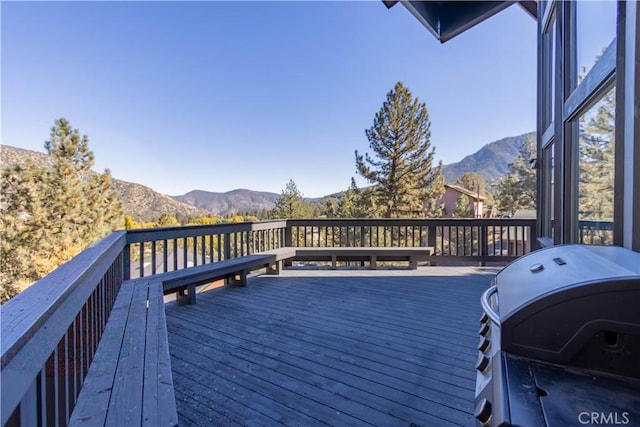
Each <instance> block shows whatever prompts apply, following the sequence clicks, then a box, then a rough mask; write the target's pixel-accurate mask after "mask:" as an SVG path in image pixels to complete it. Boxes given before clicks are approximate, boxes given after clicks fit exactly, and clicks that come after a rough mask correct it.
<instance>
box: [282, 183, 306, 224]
mask: <svg viewBox="0 0 640 427" xmlns="http://www.w3.org/2000/svg"><path fill="white" fill-rule="evenodd" d="M302 196H303V195H302V193H301V192H300V190H298V186H297V185H296V183H295V182H293V180H292V179H291V180H289V182H288V183H287V186H286V187H285V189H284V190H282V193H281V194H280V197H279V198H278V200H276V206H275V208H274V209H273V216H274V218H305V217H309V216H310V214H311V209H310V208H309V206H308V204H307V202H305V200H304V199H303V198H302Z"/></svg>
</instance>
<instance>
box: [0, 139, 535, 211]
mask: <svg viewBox="0 0 640 427" xmlns="http://www.w3.org/2000/svg"><path fill="white" fill-rule="evenodd" d="M528 136H535V133H534V132H530V133H526V134H524V135H519V136H513V137H508V138H503V139H501V140H499V141H495V142H492V143H489V144H487V145H485V146H484V147H482V148H481V149H480V150H478V151H477V152H475V153H473V154H470V155H468V156H466V157H465V158H463V159H462V160H461V161H459V162H457V163H451V164H449V165H444V166H443V174H444V177H445V180H446V182H447V183H451V184H452V183H454V182H455V181H456V180H457V179H458V178H460V177H461V176H462V175H464V174H465V173H467V172H476V173H478V174H480V175H481V176H482V177H484V179H485V180H486V181H487V183H488V184H489V185H490V186H491V185H495V184H497V182H498V181H499V180H500V178H502V177H503V176H504V175H505V174H506V173H507V172H508V171H509V163H511V162H513V160H514V159H515V158H516V157H517V156H518V149H519V148H520V146H521V145H522V143H523V142H524V140H525V138H527V137H528ZM0 148H1V160H2V161H1V164H2V166H6V165H13V164H24V163H25V162H26V160H27V159H28V158H31V159H32V160H33V161H34V162H35V163H36V164H38V165H40V166H45V165H49V164H51V160H50V159H49V156H47V155H46V154H44V153H39V152H36V151H31V150H25V149H22V148H16V147H11V146H8V145H2V146H0ZM113 182H114V188H115V190H116V191H117V192H118V194H119V195H120V200H121V201H122V203H123V205H124V208H125V212H126V213H127V214H129V215H131V216H133V217H134V218H135V219H136V220H137V221H154V220H157V219H158V218H159V217H160V215H161V214H162V213H165V212H166V213H169V214H171V215H173V216H177V217H197V216H206V215H221V216H225V215H232V214H235V213H238V212H241V211H244V212H246V211H259V210H262V209H272V208H273V207H274V206H275V202H276V200H277V199H278V197H279V196H280V195H279V194H276V193H269V192H264V191H253V190H247V189H238V190H232V191H228V192H225V193H216V192H212V191H204V190H193V191H190V192H188V193H186V194H183V195H179V196H165V195H163V194H160V193H157V192H156V191H154V190H152V189H151V188H149V187H145V186H144V185H140V184H134V183H132V182H127V181H121V180H118V179H115V178H114V180H113ZM345 190H346V189H345ZM340 194H341V193H336V194H333V195H328V196H324V197H320V198H307V199H306V200H307V201H309V202H312V203H319V204H324V203H325V201H326V200H327V198H329V197H334V198H339V196H340Z"/></svg>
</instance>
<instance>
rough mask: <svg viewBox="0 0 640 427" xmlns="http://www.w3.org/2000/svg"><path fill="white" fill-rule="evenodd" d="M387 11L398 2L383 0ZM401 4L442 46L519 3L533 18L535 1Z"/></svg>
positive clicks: (412, 0)
mask: <svg viewBox="0 0 640 427" xmlns="http://www.w3.org/2000/svg"><path fill="white" fill-rule="evenodd" d="M383 2H384V4H385V6H387V8H390V7H392V6H394V5H395V4H396V3H398V1H393V0H386V1H383ZM399 3H402V5H403V6H404V7H405V8H406V9H407V10H408V11H409V12H410V13H411V14H412V15H413V16H415V17H416V19H418V21H420V23H422V25H424V26H425V28H427V30H429V32H431V34H433V35H434V36H435V37H436V38H437V39H438V40H439V41H440V42H441V43H444V42H446V41H448V40H451V39H452V38H454V37H455V36H457V35H458V34H460V33H462V32H464V31H466V30H468V29H469V28H471V27H473V26H475V25H477V24H479V23H480V22H482V21H484V20H486V19H488V18H490V17H492V16H493V15H495V14H497V13H499V12H501V11H502V10H504V9H506V8H507V7H509V6H512V5H514V4H519V5H520V7H522V8H523V9H524V10H525V11H526V12H527V13H528V14H529V15H530V16H532V17H533V18H534V19H535V18H536V16H537V2H536V1H533V0H531V1H514V0H509V1H416V0H401V1H400V2H399Z"/></svg>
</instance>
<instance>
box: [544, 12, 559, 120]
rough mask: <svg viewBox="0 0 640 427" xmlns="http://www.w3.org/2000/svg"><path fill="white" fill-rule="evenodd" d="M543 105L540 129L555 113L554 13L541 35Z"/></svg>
mask: <svg viewBox="0 0 640 427" xmlns="http://www.w3.org/2000/svg"><path fill="white" fill-rule="evenodd" d="M543 37H544V44H543V46H544V47H543V49H544V52H543V57H542V58H543V61H542V67H543V74H542V75H543V79H542V85H543V89H542V93H543V96H544V98H543V107H544V111H543V112H542V129H546V128H547V127H548V126H549V125H550V124H551V123H552V122H553V116H554V114H555V102H554V97H555V83H556V81H555V73H556V60H555V58H556V18H555V13H554V16H553V17H552V18H551V22H550V24H549V29H548V31H547V32H546V33H544V35H543Z"/></svg>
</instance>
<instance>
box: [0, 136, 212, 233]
mask: <svg viewBox="0 0 640 427" xmlns="http://www.w3.org/2000/svg"><path fill="white" fill-rule="evenodd" d="M28 159H31V160H32V161H33V162H34V163H35V164H36V165H38V166H40V167H48V166H50V165H51V164H52V162H51V158H50V157H49V156H48V155H47V154H45V153H40V152H37V151H32V150H25V149H24V148H17V147H12V146H10V145H0V165H2V167H6V166H12V165H24V164H26V162H27V160H28ZM113 187H114V190H115V191H116V192H117V193H118V195H119V199H120V201H121V202H122V204H123V206H124V211H125V213H126V214H128V215H131V216H132V217H133V218H134V219H135V220H136V221H155V220H157V219H158V218H159V217H160V215H162V214H163V213H168V214H171V215H173V216H179V217H197V216H205V215H208V213H207V212H206V211H204V210H202V209H198V208H196V207H194V206H191V205H189V204H185V203H180V202H179V201H177V200H174V199H172V198H171V197H169V196H165V195H164V194H160V193H158V192H156V191H153V190H152V189H151V188H149V187H145V186H144V185H140V184H134V183H132V182H127V181H122V180H119V179H115V178H113Z"/></svg>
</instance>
